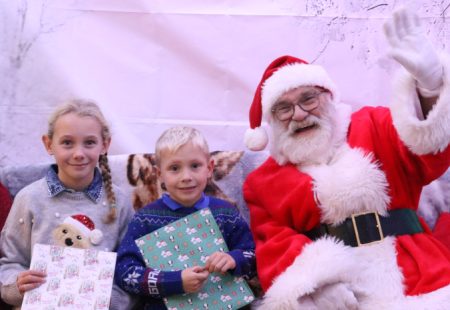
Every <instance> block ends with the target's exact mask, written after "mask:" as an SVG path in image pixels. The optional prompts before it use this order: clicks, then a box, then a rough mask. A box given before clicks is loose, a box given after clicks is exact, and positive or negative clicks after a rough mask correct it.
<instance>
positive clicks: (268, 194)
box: [244, 107, 450, 296]
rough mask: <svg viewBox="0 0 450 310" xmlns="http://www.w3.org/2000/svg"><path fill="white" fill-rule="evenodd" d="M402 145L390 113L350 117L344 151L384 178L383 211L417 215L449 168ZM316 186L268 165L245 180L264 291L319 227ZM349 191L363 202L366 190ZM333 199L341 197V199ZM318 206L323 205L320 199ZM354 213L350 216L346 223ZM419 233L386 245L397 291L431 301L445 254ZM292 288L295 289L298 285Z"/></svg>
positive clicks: (442, 156)
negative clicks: (366, 160) (424, 195)
mask: <svg viewBox="0 0 450 310" xmlns="http://www.w3.org/2000/svg"><path fill="white" fill-rule="evenodd" d="M444 121H446V119H444ZM444 134H446V133H444ZM400 135H401V134H400ZM403 140H407V139H402V138H401V137H399V134H398V131H397V129H396V127H395V126H394V125H393V120H392V116H391V113H390V111H389V110H388V109H387V108H383V107H377V108H372V107H369V108H363V109H362V110H360V111H358V112H356V113H354V114H353V115H352V117H351V123H350V125H349V128H348V133H347V144H348V145H349V146H350V148H351V149H354V150H356V149H359V150H361V151H362V153H365V154H366V155H370V154H371V156H372V157H371V161H372V162H373V163H375V164H376V165H377V167H378V169H379V170H380V171H381V172H382V173H383V174H384V175H385V180H386V181H387V187H386V189H387V192H386V193H385V194H387V195H388V196H389V197H390V201H389V203H388V204H387V205H386V209H388V210H394V209H399V208H409V209H412V210H416V209H417V207H418V201H419V196H420V193H421V190H422V187H423V186H425V185H426V184H428V183H429V182H431V181H432V180H434V179H436V178H438V177H439V176H440V175H441V174H442V173H444V172H445V171H446V169H447V168H448V167H449V164H450V147H448V146H447V147H446V148H445V149H444V150H437V151H436V152H434V153H435V154H432V153H429V154H425V155H417V154H415V153H414V151H412V150H411V148H410V147H407V146H405V143H404V141H403ZM424 143H425V144H426V143H427V142H424ZM355 164H356V163H355ZM313 182H314V178H313V176H311V175H310V174H308V173H305V172H302V171H301V168H299V167H297V166H295V165H292V164H287V165H283V166H280V165H278V164H277V163H276V161H275V160H274V159H273V158H272V157H270V158H269V159H267V161H266V162H265V163H263V164H262V165H261V166H260V167H259V168H258V169H256V170H255V171H253V172H252V173H251V174H250V175H249V176H248V178H247V179H246V182H245V184H244V197H245V200H246V202H247V204H248V207H249V209H250V222H251V229H252V232H253V235H254V238H255V242H256V257H257V268H258V275H259V278H260V281H261V284H262V287H263V289H264V290H265V291H266V290H268V289H269V288H270V287H271V285H272V284H273V283H276V282H277V281H278V280H279V278H278V277H279V276H280V275H282V274H283V273H286V269H287V268H288V267H289V266H291V265H292V264H293V263H294V261H295V260H296V259H297V258H299V257H301V256H302V254H303V249H304V248H305V246H306V245H311V244H312V241H311V240H310V239H308V237H306V236H305V234H304V233H305V232H306V231H308V230H311V229H313V228H314V227H316V226H317V225H318V224H319V223H320V222H321V216H322V219H323V212H324V208H326V206H318V203H317V201H316V199H315V197H314V193H313V188H314V186H317V184H314V183H313ZM354 191H361V192H362V194H364V191H365V189H364V188H360V187H358V186H355V187H354ZM335 194H336V195H337V196H339V193H335ZM330 196H333V195H330ZM319 200H320V202H321V203H322V204H323V201H322V200H321V199H320V196H319ZM330 201H331V200H330ZM369 204H370V203H369ZM368 207H369V209H370V206H364V207H362V208H364V210H362V211H367V208H368ZM356 208H358V206H356ZM375 210H377V211H379V209H375ZM375 210H374V211H375ZM353 211H355V210H354V209H353V210H351V212H350V210H349V214H348V216H350V215H351V213H354V212H353ZM344 212H345V210H344ZM332 219H333V218H332V215H331V217H330V216H328V218H327V221H328V223H330V222H332ZM339 220H341V219H339ZM422 225H423V228H424V230H425V232H424V233H420V234H415V235H404V236H398V237H391V238H394V239H393V240H394V241H393V242H392V240H391V242H392V247H393V248H395V249H393V251H392V253H395V254H394V255H396V260H397V261H396V265H397V267H398V272H399V279H400V280H399V282H402V283H399V284H398V285H401V290H403V294H404V295H405V296H406V295H419V294H424V293H428V292H431V291H434V290H438V289H440V288H442V287H445V286H447V285H449V284H450V251H449V249H448V248H447V247H445V246H444V245H443V244H441V243H440V242H439V241H437V240H436V239H435V238H434V237H433V235H432V234H431V233H430V230H429V229H428V228H427V227H426V225H425V223H424V222H423V221H422ZM388 239H389V238H388ZM385 241H386V240H385ZM385 241H383V242H385ZM386 242H388V241H386ZM313 243H314V242H313ZM342 246H343V245H342ZM369 247H371V245H369ZM394 250H395V251H394ZM318 253H320V252H318ZM312 260H314V259H312ZM308 263H310V266H314V261H311V262H307V264H306V265H308ZM322 263H323V264H324V265H326V264H327V263H326V260H325V263H324V261H323V260H322V259H321V258H320V257H318V256H317V264H322ZM330 263H332V260H330ZM308 266H309V265H308ZM322 267H323V268H334V267H333V266H331V267H330V266H322ZM373 268H374V269H376V268H382V266H373ZM380 270H381V269H380ZM300 272H301V270H300ZM308 272H309V271H308ZM381 272H383V271H381ZM311 274H313V273H312V272H311ZM318 274H319V273H318ZM374 274H376V270H375V273H374ZM298 276H299V275H298ZM292 277H297V275H292ZM323 277H326V275H324V276H322V275H320V276H317V277H315V276H311V277H310V279H309V280H310V281H312V282H313V283H314V281H317V282H320V283H323V279H322V278H323ZM402 277H403V279H401V278H402ZM293 281H294V283H295V278H294V280H293ZM321 281H322V282H321ZM374 281H376V280H375V279H374ZM394 282H395V281H394ZM286 285H292V283H289V284H288V283H286ZM380 285H383V284H382V283H381V284H380ZM311 287H314V284H312V285H311ZM307 290H308V289H305V292H306V291H307Z"/></svg>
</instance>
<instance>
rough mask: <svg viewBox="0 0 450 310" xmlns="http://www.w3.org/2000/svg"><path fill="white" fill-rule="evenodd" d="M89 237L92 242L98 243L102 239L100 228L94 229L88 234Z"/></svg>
mask: <svg viewBox="0 0 450 310" xmlns="http://www.w3.org/2000/svg"><path fill="white" fill-rule="evenodd" d="M89 239H90V240H91V242H92V244H99V243H100V242H101V241H102V240H103V233H102V232H101V230H98V229H94V230H92V231H91V233H90V234H89Z"/></svg>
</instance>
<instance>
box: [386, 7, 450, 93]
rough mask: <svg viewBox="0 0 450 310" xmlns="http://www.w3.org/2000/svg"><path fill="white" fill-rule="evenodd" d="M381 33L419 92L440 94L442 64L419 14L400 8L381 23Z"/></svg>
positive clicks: (392, 54)
mask: <svg viewBox="0 0 450 310" xmlns="http://www.w3.org/2000/svg"><path fill="white" fill-rule="evenodd" d="M384 33H385V35H386V38H387V40H388V42H389V44H390V46H391V50H390V52H389V54H390V55H391V56H392V57H393V58H394V59H395V60H396V61H397V62H398V63H400V64H401V65H402V66H403V67H404V68H405V69H406V70H407V71H408V72H409V73H410V74H411V75H412V76H413V77H414V78H415V80H416V81H417V86H418V88H419V91H421V93H422V95H424V96H427V94H428V95H429V96H432V95H437V94H439V89H440V87H441V86H442V81H443V80H442V77H443V67H442V64H441V62H440V61H439V57H438V55H437V54H436V51H435V50H434V48H433V46H432V45H431V43H430V41H429V40H428V38H427V36H426V34H425V31H424V29H423V28H422V26H421V24H420V21H419V18H418V16H417V15H416V14H414V13H412V12H410V11H408V10H406V9H405V8H402V9H400V10H398V11H396V12H394V14H393V18H392V19H390V20H389V21H387V22H386V23H385V24H384ZM427 97H428V96H427Z"/></svg>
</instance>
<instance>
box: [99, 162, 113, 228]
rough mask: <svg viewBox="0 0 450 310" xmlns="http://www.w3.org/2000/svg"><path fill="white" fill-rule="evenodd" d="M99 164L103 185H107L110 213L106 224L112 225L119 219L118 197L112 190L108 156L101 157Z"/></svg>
mask: <svg viewBox="0 0 450 310" xmlns="http://www.w3.org/2000/svg"><path fill="white" fill-rule="evenodd" d="M98 163H99V167H100V170H101V172H102V178H103V184H104V185H105V190H106V197H107V198H108V203H109V213H108V215H107V217H106V223H112V222H114V220H115V219H116V218H117V214H116V195H115V194H114V191H113V188H112V179H111V169H110V168H109V164H108V156H107V154H104V155H103V154H102V155H100V157H99V160H98Z"/></svg>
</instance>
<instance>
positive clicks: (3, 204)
mask: <svg viewBox="0 0 450 310" xmlns="http://www.w3.org/2000/svg"><path fill="white" fill-rule="evenodd" d="M11 205H12V199H11V196H10V194H9V192H8V189H7V188H6V187H5V186H3V184H2V183H0V231H1V230H2V229H3V225H4V224H5V222H6V218H7V217H8V214H9V210H10V209H11Z"/></svg>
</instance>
